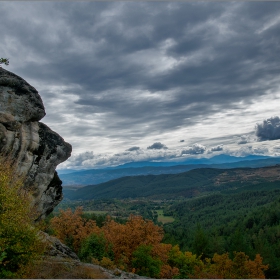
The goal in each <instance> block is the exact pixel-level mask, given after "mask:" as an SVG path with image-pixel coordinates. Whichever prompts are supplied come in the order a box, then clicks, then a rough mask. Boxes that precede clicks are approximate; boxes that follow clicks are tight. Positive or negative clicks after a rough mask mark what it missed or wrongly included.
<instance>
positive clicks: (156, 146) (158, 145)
mask: <svg viewBox="0 0 280 280" xmlns="http://www.w3.org/2000/svg"><path fill="white" fill-rule="evenodd" d="M147 149H149V150H160V149H168V148H167V147H166V146H165V145H164V144H162V143H160V142H155V143H154V144H153V145H151V146H149V147H147Z"/></svg>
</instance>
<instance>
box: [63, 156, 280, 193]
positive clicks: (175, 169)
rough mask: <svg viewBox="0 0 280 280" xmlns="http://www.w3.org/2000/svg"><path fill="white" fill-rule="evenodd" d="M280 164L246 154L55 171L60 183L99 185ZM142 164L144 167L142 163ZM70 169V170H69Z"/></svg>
mask: <svg viewBox="0 0 280 280" xmlns="http://www.w3.org/2000/svg"><path fill="white" fill-rule="evenodd" d="M275 164H280V158H276V157H270V158H265V157H261V156H248V157H244V158H240V157H232V156H226V155H220V156H216V157H213V158H211V159H192V160H188V161H185V162H180V163H179V162H177V163H176V162H172V163H171V162H167V163H164V162H134V163H126V164H124V165H120V166H116V167H112V168H106V169H90V170H83V171H74V170H73V171H72V172H71V171H68V170H62V171H60V170H58V173H59V177H60V179H61V180H62V181H63V186H64V187H65V188H66V187H67V186H74V187H81V186H86V185H93V184H100V183H104V182H107V181H110V180H113V179H117V178H121V177H125V176H138V175H160V174H177V173H182V172H185V171H189V170H192V169H197V168H204V167H205V168H222V169H225V168H237V167H253V168H256V167H264V166H271V165H275ZM143 165H144V166H143ZM69 172H70V173H69Z"/></svg>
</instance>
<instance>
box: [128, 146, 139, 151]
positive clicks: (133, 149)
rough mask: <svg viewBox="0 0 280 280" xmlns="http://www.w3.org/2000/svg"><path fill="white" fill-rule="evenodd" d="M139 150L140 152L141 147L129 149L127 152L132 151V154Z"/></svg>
mask: <svg viewBox="0 0 280 280" xmlns="http://www.w3.org/2000/svg"><path fill="white" fill-rule="evenodd" d="M138 150H140V147H136V146H135V147H131V148H129V149H127V150H126V151H130V152H132V151H138Z"/></svg>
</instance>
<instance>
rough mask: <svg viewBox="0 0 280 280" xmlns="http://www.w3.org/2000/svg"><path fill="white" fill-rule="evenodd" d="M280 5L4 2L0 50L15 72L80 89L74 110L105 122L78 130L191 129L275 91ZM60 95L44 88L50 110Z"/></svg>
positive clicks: (146, 131) (156, 131) (141, 131)
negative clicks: (49, 92) (218, 114)
mask: <svg viewBox="0 0 280 280" xmlns="http://www.w3.org/2000/svg"><path fill="white" fill-rule="evenodd" d="M279 8H280V2H227V3H223V2H211V1H210V2H140V1H139V2H95V1H93V2H84V1H81V2H80V1H79V2H38V3H37V2H12V1H11V2H3V3H1V7H0V10H1V22H2V23H3V24H1V25H0V36H1V42H2V44H1V46H0V51H1V55H2V54H3V56H4V57H9V58H10V66H9V67H10V68H9V70H11V71H14V72H16V73H17V74H19V75H21V76H22V77H23V78H25V79H27V80H32V81H37V83H38V85H40V86H41V87H44V86H50V85H57V86H59V85H61V84H64V85H67V86H68V87H67V89H66V90H64V92H65V94H66V95H67V94H74V95H77V97H78V98H77V99H76V100H75V101H73V106H72V111H74V112H73V113H74V114H75V116H80V118H81V119H83V118H85V119H87V120H94V121H95V120H96V119H97V118H98V126H97V128H96V129H91V128H90V126H88V127H87V128H85V129H79V127H80V126H81V124H80V123H79V122H77V125H75V127H73V128H72V131H73V132H74V131H77V132H78V133H79V136H82V135H83V133H85V134H87V135H88V134H90V133H93V134H94V133H98V134H103V135H106V137H107V136H108V135H111V136H112V135H113V134H114V135H113V136H115V135H117V134H119V135H122V136H123V137H127V135H128V133H130V135H129V136H132V135H134V136H139V137H140V136H143V135H148V134H159V133H164V132H168V131H170V130H173V129H174V128H176V127H178V126H192V125H194V124H195V123H197V122H199V121H201V120H205V119H207V117H208V116H210V115H213V114H214V113H218V112H222V111H224V110H230V109H236V110H238V109H240V108H241V107H240V106H241V105H238V104H240V102H241V103H242V104H243V105H242V106H246V105H249V104H251V103H252V102H253V100H254V99H256V98H258V97H259V96H261V95H265V94H266V92H267V91H268V90H270V91H274V90H275V89H276V88H277V87H278V85H279V79H278V77H279V73H280V66H279V65H280V56H279V44H280V37H279V32H280V22H279V21H277V20H275V19H277V16H278V14H279ZM273 20H274V21H275V22H274V21H273ZM7 30H8V32H7ZM77 85H78V86H77ZM55 94H57V95H59V92H55ZM55 98H56V97H55V96H53V95H48V94H47V93H46V94H44V95H43V99H44V100H45V101H46V104H49V105H48V114H51V113H52V111H51V110H52V108H53V107H52V105H51V104H52V102H55ZM66 99H67V97H66ZM53 110H54V109H53ZM55 113H56V114H59V111H57V109H56V111H55ZM95 113H100V114H104V115H102V117H97V116H95V115H94V114H95ZM64 115H66V114H64ZM61 118H62V117H61ZM98 128H102V129H98ZM128 128H129V132H128ZM124 135H125V136H124ZM113 136H112V137H113ZM108 137H109V136H108ZM261 137H262V136H261Z"/></svg>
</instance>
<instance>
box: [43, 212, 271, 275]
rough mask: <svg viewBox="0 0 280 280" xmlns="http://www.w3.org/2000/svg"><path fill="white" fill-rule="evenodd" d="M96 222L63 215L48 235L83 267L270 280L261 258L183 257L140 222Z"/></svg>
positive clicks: (153, 227) (153, 228) (151, 225)
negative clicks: (91, 264) (97, 266)
mask: <svg viewBox="0 0 280 280" xmlns="http://www.w3.org/2000/svg"><path fill="white" fill-rule="evenodd" d="M92 217H93V216H92ZM92 217H90V216H89V215H84V214H83V211H82V208H81V207H78V208H76V210H75V211H72V210H71V209H67V210H60V213H59V215H58V216H55V217H53V218H52V219H50V220H49V221H48V223H46V228H45V230H47V231H48V232H49V233H50V234H53V235H55V236H56V237H58V238H59V239H60V240H61V241H63V242H64V243H65V244H67V245H68V246H69V247H70V248H72V249H73V250H74V251H75V252H76V253H77V254H78V256H79V257H80V259H81V260H82V261H84V262H92V263H94V264H100V265H101V266H103V267H106V268H109V269H114V268H116V267H118V268H120V269H122V270H125V271H129V272H132V273H136V274H138V275H141V276H148V277H152V278H178V279H182V278H184V279H186V278H196V279H197V278H231V279H235V278H248V279H250V278H265V274H264V273H265V271H266V270H268V268H269V265H267V264H264V263H263V258H262V256H261V255H260V254H256V255H255V256H254V257H253V258H250V257H249V256H248V255H246V254H245V253H244V252H242V251H234V253H233V256H230V254H229V253H228V252H224V253H214V254H213V256H206V255H205V254H204V253H203V252H202V253H200V252H198V250H197V253H193V252H191V251H182V250H181V249H180V247H179V246H178V245H172V244H169V243H166V242H163V238H164V229H163V228H162V227H161V226H158V225H155V224H154V223H153V222H152V221H151V220H147V219H143V218H142V217H141V216H134V215H130V217H129V218H128V219H127V220H125V221H122V222H117V221H115V220H114V219H112V218H111V217H110V216H107V217H106V218H105V220H104V222H103V223H102V224H101V225H100V224H99V225H98V224H97V222H96V221H95V220H94V219H92ZM99 222H100V221H99ZM195 238H196V239H197V240H196V241H197V242H198V244H201V243H204V239H205V237H204V236H203V235H201V234H200V235H197V234H196V236H195Z"/></svg>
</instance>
